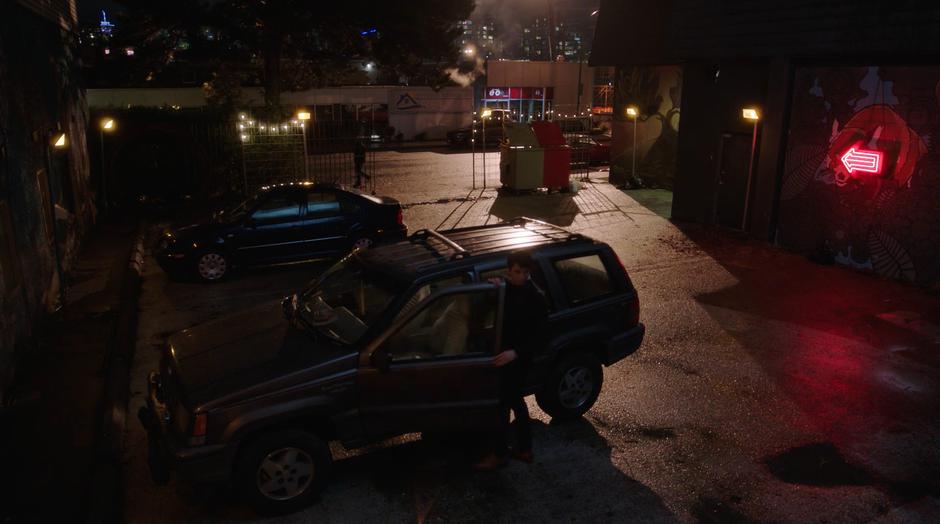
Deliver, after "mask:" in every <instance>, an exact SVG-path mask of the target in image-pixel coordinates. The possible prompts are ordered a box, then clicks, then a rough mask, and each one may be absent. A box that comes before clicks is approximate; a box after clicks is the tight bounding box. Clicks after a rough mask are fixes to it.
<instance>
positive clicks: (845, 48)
mask: <svg viewBox="0 0 940 524" xmlns="http://www.w3.org/2000/svg"><path fill="white" fill-rule="evenodd" d="M937 53H940V4H938V3H937V2H929V1H924V0H895V1H893V2H883V1H874V0H856V1H853V2H845V1H842V0H790V1H780V0H777V1H767V0H723V1H721V2H705V1H702V0H602V2H601V7H600V13H599V15H598V23H597V30H596V31H595V36H594V46H593V47H592V51H591V62H592V64H593V63H596V64H598V65H632V64H666V63H678V62H679V61H685V60H713V59H725V58H731V59H741V58H762V57H779V56H784V57H786V56H790V57H796V56H800V57H811V56H813V57H815V56H828V57H836V58H843V57H847V56H865V57H868V58H872V57H890V56H898V55H904V56H917V55H920V56H930V55H936V54H937Z"/></svg>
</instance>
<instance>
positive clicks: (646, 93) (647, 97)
mask: <svg viewBox="0 0 940 524" xmlns="http://www.w3.org/2000/svg"><path fill="white" fill-rule="evenodd" d="M615 88H616V92H615V95H614V118H613V124H612V137H611V138H612V139H611V146H610V180H611V183H614V184H618V185H627V186H629V187H663V188H667V189H672V183H673V180H674V179H675V175H676V152H677V149H678V143H679V106H680V101H681V98H682V69H681V68H680V67H678V66H656V67H645V66H644V67H620V68H617V76H616V83H615ZM630 106H635V107H637V108H638V109H639V116H638V117H637V120H636V127H635V129H636V170H635V175H634V156H633V155H634V151H633V132H634V120H633V118H632V117H630V116H628V115H627V113H626V109H627V107H630Z"/></svg>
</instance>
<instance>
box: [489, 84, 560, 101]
mask: <svg viewBox="0 0 940 524" xmlns="http://www.w3.org/2000/svg"><path fill="white" fill-rule="evenodd" d="M553 95H554V89H553V88H551V87H487V88H486V99H487V100H510V99H512V100H520V99H522V100H541V99H543V98H544V99H546V100H551V99H552V96H553Z"/></svg>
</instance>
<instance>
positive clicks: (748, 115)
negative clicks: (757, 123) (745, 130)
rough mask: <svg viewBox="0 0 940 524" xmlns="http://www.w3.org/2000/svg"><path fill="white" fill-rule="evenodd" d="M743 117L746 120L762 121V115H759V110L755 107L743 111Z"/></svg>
mask: <svg viewBox="0 0 940 524" xmlns="http://www.w3.org/2000/svg"><path fill="white" fill-rule="evenodd" d="M741 116H743V117H744V119H745V120H760V115H759V114H758V113H757V109H755V108H753V107H745V108H744V109H742V110H741Z"/></svg>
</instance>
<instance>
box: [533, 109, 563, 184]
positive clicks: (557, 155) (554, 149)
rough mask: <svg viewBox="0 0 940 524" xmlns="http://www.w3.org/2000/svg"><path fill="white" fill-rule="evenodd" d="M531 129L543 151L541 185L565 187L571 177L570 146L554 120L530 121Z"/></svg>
mask: <svg viewBox="0 0 940 524" xmlns="http://www.w3.org/2000/svg"><path fill="white" fill-rule="evenodd" d="M532 131H533V132H534V133H535V136H536V137H537V138H538V141H539V147H541V148H542V150H543V151H544V152H545V154H544V159H543V170H542V173H543V179H542V187H547V188H549V189H565V188H567V187H568V184H569V179H570V178H571V146H569V145H568V144H567V142H566V141H565V137H564V136H563V135H562V134H561V128H560V127H558V124H556V123H555V122H532Z"/></svg>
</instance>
